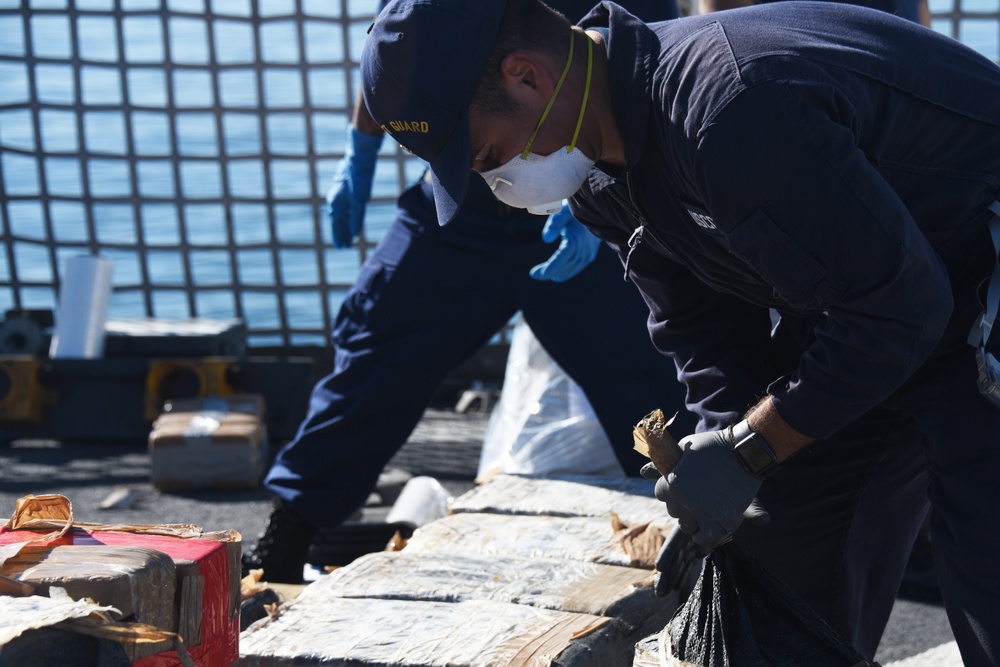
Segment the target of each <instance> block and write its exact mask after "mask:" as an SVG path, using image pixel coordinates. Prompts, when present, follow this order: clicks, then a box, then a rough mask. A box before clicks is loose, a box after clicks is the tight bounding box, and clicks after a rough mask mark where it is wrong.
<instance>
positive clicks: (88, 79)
mask: <svg viewBox="0 0 1000 667" xmlns="http://www.w3.org/2000/svg"><path fill="white" fill-rule="evenodd" d="M24 3H27V4H24ZM952 6H953V5H952V0H930V7H931V11H932V14H937V15H938V17H937V18H936V19H935V20H934V23H933V27H934V29H935V30H938V31H940V32H942V33H945V34H949V35H952V36H955V37H957V38H958V39H960V40H961V41H963V42H965V43H966V44H968V45H970V46H972V47H973V48H975V49H976V50H978V51H980V52H981V53H983V54H984V55H985V56H987V57H988V58H991V59H993V60H994V61H997V60H1000V18H998V15H1000V0H961V5H960V7H961V10H962V11H963V12H967V13H971V14H972V16H970V17H967V18H965V19H963V20H962V22H961V24H960V25H959V27H958V30H957V34H953V32H956V31H954V30H953V28H952V23H951V22H950V21H949V20H947V18H946V17H945V14H946V13H947V12H950V11H952ZM25 7H26V8H28V9H29V10H30V11H27V12H24V11H21V9H22V8H25ZM161 8H165V9H167V10H168V11H169V12H170V15H169V18H168V19H167V20H166V21H164V20H163V19H162V18H161V17H160V16H159V15H158V14H157V13H156V11H157V10H159V9H161ZM376 8H377V0H299V2H298V3H296V2H295V0H0V187H2V189H0V193H2V194H3V196H4V198H5V201H3V202H0V203H2V204H3V206H0V222H2V223H3V225H4V233H5V235H6V238H7V239H8V251H7V252H6V253H0V311H3V310H6V309H9V308H12V307H14V306H19V307H23V308H55V306H56V303H57V294H56V291H55V288H54V284H55V282H56V280H55V279H56V274H57V272H58V270H59V269H58V267H60V266H62V265H63V264H64V262H65V260H66V259H67V258H68V257H70V256H73V255H75V254H80V253H81V252H89V251H90V250H92V249H93V248H94V247H95V246H99V248H100V252H101V254H103V255H105V256H107V257H109V258H111V259H112V260H113V262H114V265H115V270H114V284H115V294H114V298H113V299H112V306H111V316H112V317H140V316H146V315H155V316H157V317H189V316H192V315H197V316H201V317H233V316H241V317H243V318H244V319H245V320H246V321H247V324H248V326H249V327H250V329H251V332H252V333H255V335H254V336H253V337H252V339H251V342H252V343H255V344H279V343H292V344H303V343H308V344H322V343H323V342H324V341H325V337H326V336H325V331H326V330H327V329H328V327H329V323H330V321H331V320H332V317H333V316H334V315H335V313H336V309H337V307H338V306H339V303H340V301H341V299H342V298H343V296H344V294H345V292H346V289H347V287H348V286H349V285H350V284H351V283H352V282H353V280H354V278H355V276H356V275H357V272H358V270H359V269H360V266H361V263H362V261H363V259H364V253H365V251H366V249H367V247H368V246H362V247H360V248H358V249H353V250H334V249H333V248H332V247H331V245H330V230H329V228H328V227H329V225H328V223H327V221H326V219H325V214H324V206H323V202H322V197H323V194H324V193H325V192H326V190H327V188H328V186H329V184H330V182H331V180H332V178H333V175H334V172H335V170H336V166H337V162H338V160H339V157H340V155H341V153H342V150H343V145H344V134H345V131H346V127H347V124H348V120H349V112H350V108H351V106H352V101H353V96H354V94H356V91H357V73H356V67H355V66H354V65H353V63H356V62H357V60H358V58H359V56H360V53H361V47H362V45H363V42H364V38H365V31H366V28H367V26H368V22H369V20H370V18H371V16H372V15H373V14H374V12H375V10H376ZM208 11H210V12H211V14H212V19H213V20H211V21H207V20H205V14H206V12H208ZM296 14H297V15H298V16H299V17H300V19H299V20H294V19H293V15H296ZM251 19H252V20H251ZM345 26H346V29H345ZM28 54H30V58H28V57H27V55H28ZM165 62H168V63H169V64H170V65H169V66H165V65H164V63H165ZM345 63H346V64H345ZM214 74H215V75H217V76H213V75H214ZM36 103H37V104H36ZM124 107H127V108H128V110H129V112H128V113H125V111H123V108H124ZM168 109H172V110H174V112H175V114H174V117H173V118H171V116H170V114H168V113H167V111H168ZM262 109H263V110H264V111H265V113H263V114H259V113H258V112H259V111H260V110H262ZM81 153H85V154H86V159H80V154H81ZM262 153H267V154H268V155H269V157H270V159H268V160H265V159H262V157H261V154H262ZM130 155H131V156H132V158H133V159H132V161H130V159H129V156H130ZM382 156H383V158H382V159H380V161H379V166H378V169H377V171H376V178H375V184H374V189H373V195H374V197H373V202H372V204H371V205H370V206H369V209H368V214H367V225H366V227H367V240H368V241H369V242H371V243H374V242H377V241H378V239H379V238H381V235H382V233H384V230H385V229H386V227H387V226H388V224H389V222H390V220H391V216H392V214H393V204H392V201H393V199H394V197H395V195H396V194H397V193H398V192H399V189H400V188H401V187H402V186H403V185H404V184H406V183H408V182H412V181H413V180H415V179H416V178H418V177H419V175H420V173H421V172H422V170H423V165H422V163H421V162H420V161H419V160H416V159H414V158H406V157H405V155H401V154H400V153H399V150H398V147H396V146H395V144H394V142H391V141H386V142H385V144H384V146H383V150H382ZM133 164H134V167H133V166H132V165H133ZM179 201H180V203H178V202H179ZM53 245H54V246H55V247H54V249H53V248H52V247H51V246H53ZM137 246H139V247H141V248H143V249H144V250H143V251H141V252H140V251H139V250H137ZM14 283H16V284H17V285H18V287H19V289H18V291H16V292H15V289H14V287H13V284H14ZM234 283H235V284H239V285H240V286H241V288H240V289H239V290H238V291H234V290H233V289H232V285H233V284H234ZM278 283H280V284H281V285H283V286H284V288H285V289H284V290H276V289H275V288H274V286H275V285H276V284H278ZM142 285H153V286H155V289H146V290H144V289H142V287H141V286H142ZM189 285H193V286H195V287H196V289H193V290H187V289H185V287H186V286H189ZM289 331H291V335H290V336H288V337H283V333H282V332H284V334H286V335H287V333H288V332H289Z"/></svg>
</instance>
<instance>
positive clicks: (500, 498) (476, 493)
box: [451, 475, 674, 526]
mask: <svg viewBox="0 0 1000 667" xmlns="http://www.w3.org/2000/svg"><path fill="white" fill-rule="evenodd" d="M654 486H655V483H654V482H652V481H650V480H645V479H640V478H633V477H601V476H589V475H559V476H546V477H538V476H530V475H497V476H496V477H494V478H492V479H490V480H489V481H488V482H486V483H485V484H482V485H480V486H478V487H476V488H474V489H472V490H471V491H469V492H468V493H465V494H463V495H462V496H460V497H458V498H456V499H455V502H454V503H452V506H451V511H452V512H453V513H455V512H483V513H499V514H544V515H549V516H597V517H609V518H610V516H611V513H612V512H614V513H616V514H617V515H618V516H619V517H620V518H621V520H622V521H624V522H625V523H628V524H638V523H647V522H651V523H654V524H657V525H663V526H669V525H673V521H674V520H673V519H671V517H670V515H668V514H667V510H666V507H664V505H663V503H662V502H660V501H658V500H657V499H656V497H655V496H654V495H653V488H654Z"/></svg>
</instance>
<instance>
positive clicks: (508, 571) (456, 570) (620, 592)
mask: <svg viewBox="0 0 1000 667" xmlns="http://www.w3.org/2000/svg"><path fill="white" fill-rule="evenodd" d="M652 584H653V571H652V570H642V569H639V568H630V567H618V566H614V565H599V564H597V563H584V562H572V561H566V560H555V559H543V558H517V557H511V556H507V557H492V556H485V555H483V556H459V555H454V554H446V553H439V554H434V555H429V554H419V553H410V552H409V549H404V550H403V551H399V552H389V551H382V552H377V553H372V554H367V555H365V556H362V557H361V558H358V559H357V560H355V561H354V562H353V563H351V564H350V565H347V566H345V567H342V568H339V569H337V570H335V571H334V572H332V573H331V574H330V575H329V576H325V577H321V578H320V579H319V580H317V581H316V582H315V583H314V584H313V585H311V586H309V587H307V588H306V590H305V591H304V592H303V593H302V595H301V596H300V597H301V598H302V599H303V600H321V599H332V598H372V599H390V598H391V599H398V600H425V601H435V602H464V601H467V600H489V601H492V602H506V603H516V604H522V605H528V606H531V607H539V608H543V609H554V610H558V611H567V612H576V613H581V614H591V615H595V616H608V617H611V618H615V619H617V620H618V621H619V622H622V623H624V624H625V625H626V626H627V627H628V628H629V629H630V630H634V629H637V628H639V627H643V628H644V629H646V628H648V629H649V630H653V629H659V628H662V627H663V626H664V624H665V623H666V622H667V621H668V620H669V619H670V614H669V611H670V608H668V606H667V605H665V604H664V603H663V601H662V600H660V599H658V598H656V596H655V594H654V592H653V588H652ZM643 634H645V633H642V634H640V635H639V636H640V637H641V636H643Z"/></svg>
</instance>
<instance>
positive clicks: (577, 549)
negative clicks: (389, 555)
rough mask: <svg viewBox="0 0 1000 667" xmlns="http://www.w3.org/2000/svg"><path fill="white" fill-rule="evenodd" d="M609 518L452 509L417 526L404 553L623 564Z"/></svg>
mask: <svg viewBox="0 0 1000 667" xmlns="http://www.w3.org/2000/svg"><path fill="white" fill-rule="evenodd" d="M614 537H615V534H614V529H613V526H612V524H611V519H610V517H609V518H600V517H555V516H519V517H517V520H516V521H512V520H511V517H510V516H509V515H504V514H473V513H464V512H463V513H461V514H452V515H449V516H446V517H444V518H443V519H438V520H437V521H435V522H433V523H429V524H427V525H426V526H422V527H420V528H418V529H417V530H416V532H414V533H413V536H412V537H411V538H410V539H409V541H408V542H407V544H406V549H405V551H406V552H407V553H411V554H413V553H423V554H430V553H448V554H460V555H469V556H474V555H488V556H508V557H512V558H513V557H517V558H547V559H553V558H554V559H565V560H573V561H582V562H592V563H604V564H608V565H623V566H624V565H628V564H629V556H628V555H627V554H626V553H625V550H624V549H623V548H622V547H621V545H620V544H618V543H617V542H616V541H615V539H614Z"/></svg>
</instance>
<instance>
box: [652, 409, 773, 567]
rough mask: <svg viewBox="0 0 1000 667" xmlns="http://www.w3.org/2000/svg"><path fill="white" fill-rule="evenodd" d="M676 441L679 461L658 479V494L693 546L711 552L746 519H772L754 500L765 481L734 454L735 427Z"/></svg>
mask: <svg viewBox="0 0 1000 667" xmlns="http://www.w3.org/2000/svg"><path fill="white" fill-rule="evenodd" d="M678 444H679V445H680V448H681V449H682V450H683V454H682V455H681V460H680V462H678V463H677V465H676V467H674V469H673V470H672V471H671V472H670V473H669V474H667V476H665V477H660V479H659V480H658V481H657V482H656V498H657V500H662V501H663V502H664V503H666V505H667V512H668V513H669V514H670V516H672V517H674V518H676V519H677V523H678V526H679V527H680V529H681V530H682V531H684V532H685V533H687V534H688V535H690V536H691V539H692V540H693V541H694V543H695V545H697V546H698V547H700V548H701V549H702V550H705V551H706V553H707V552H708V551H711V550H712V548H714V547H716V546H718V545H719V544H722V543H724V542H726V541H728V540H729V539H731V537H732V534H733V533H734V532H735V531H736V529H737V528H739V526H740V524H741V523H743V520H744V519H749V520H750V521H752V522H754V523H767V522H768V521H770V518H771V517H770V515H768V513H767V512H766V511H764V508H762V507H760V505H758V504H756V503H755V502H754V496H756V495H757V490H758V489H759V488H760V485H761V482H762V481H763V480H762V478H761V477H758V476H757V475H755V474H753V473H751V472H749V471H748V470H747V469H746V468H745V467H743V463H742V462H741V461H740V460H739V459H738V458H736V454H734V453H733V448H734V446H735V444H736V443H735V441H734V439H733V432H732V429H728V428H727V429H725V430H723V431H709V432H707V433H695V434H693V435H689V436H688V437H686V438H684V439H683V440H681V441H680V442H679V443H678ZM641 473H642V474H644V476H645V475H648V474H649V473H648V471H646V470H645V469H643V471H641Z"/></svg>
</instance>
